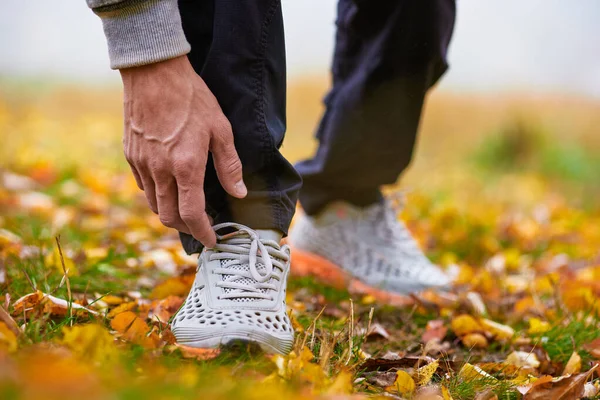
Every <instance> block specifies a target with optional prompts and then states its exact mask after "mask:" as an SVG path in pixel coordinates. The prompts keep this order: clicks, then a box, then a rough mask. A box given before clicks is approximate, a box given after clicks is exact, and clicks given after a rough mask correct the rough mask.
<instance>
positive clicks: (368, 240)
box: [288, 202, 451, 295]
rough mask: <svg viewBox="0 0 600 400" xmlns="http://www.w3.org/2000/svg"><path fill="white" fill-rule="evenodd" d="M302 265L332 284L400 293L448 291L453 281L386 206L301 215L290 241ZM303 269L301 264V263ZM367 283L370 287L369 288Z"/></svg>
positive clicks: (346, 207)
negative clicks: (356, 283) (326, 270)
mask: <svg viewBox="0 0 600 400" xmlns="http://www.w3.org/2000/svg"><path fill="white" fill-rule="evenodd" d="M288 243H289V244H290V246H291V247H292V249H293V250H294V269H296V266H297V264H298V267H301V268H302V269H304V270H308V271H309V273H314V274H315V275H317V276H321V277H323V275H324V274H323V272H322V271H319V270H317V269H320V270H322V269H323V268H328V269H329V270H330V271H329V272H327V273H325V276H326V279H328V280H330V281H331V282H332V283H333V284H334V285H337V286H340V285H341V284H342V282H343V284H344V285H345V286H346V287H348V286H349V285H350V283H353V281H354V280H358V281H359V282H358V284H362V285H361V287H362V289H361V291H363V292H369V290H368V289H374V290H375V291H386V292H393V293H395V294H399V295H406V294H411V293H419V292H422V291H424V290H426V289H432V288H447V287H448V286H449V285H450V284H451V279H450V278H449V277H448V276H447V275H446V274H445V273H444V272H443V271H442V270H441V269H440V268H439V267H438V266H436V265H434V264H432V263H431V261H429V259H428V258H427V257H426V256H425V254H423V251H421V249H420V248H419V246H418V245H417V242H416V241H415V240H414V239H413V237H412V236H411V234H410V232H409V231H408V229H407V228H406V226H405V225H404V224H403V223H402V222H401V221H399V220H398V219H397V217H396V212H395V211H394V210H393V208H392V207H391V205H390V204H389V203H388V202H381V203H377V204H374V205H372V206H369V207H366V208H358V207H355V206H352V205H350V204H347V203H341V202H336V203H333V204H331V205H329V206H328V207H327V208H326V209H325V210H324V211H323V212H321V213H320V214H319V215H318V216H315V217H310V216H307V215H305V214H301V215H298V217H297V218H296V221H295V224H294V225H293V227H292V230H291V233H290V235H289V238H288ZM300 263H301V264H302V265H299V264H300ZM365 285H366V287H365Z"/></svg>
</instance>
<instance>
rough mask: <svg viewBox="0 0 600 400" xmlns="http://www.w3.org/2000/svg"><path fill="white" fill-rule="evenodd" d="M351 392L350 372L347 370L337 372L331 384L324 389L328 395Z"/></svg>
mask: <svg viewBox="0 0 600 400" xmlns="http://www.w3.org/2000/svg"><path fill="white" fill-rule="evenodd" d="M352 392H353V385H352V374H351V373H350V372H348V371H342V372H340V373H339V374H337V376H336V377H335V378H334V380H333V382H332V383H331V385H329V387H328V388H327V389H326V390H325V393H326V394H328V395H339V394H351V393H352Z"/></svg>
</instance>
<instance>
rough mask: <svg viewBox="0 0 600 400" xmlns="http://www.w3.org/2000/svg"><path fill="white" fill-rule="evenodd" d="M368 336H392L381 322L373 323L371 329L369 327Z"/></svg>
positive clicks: (385, 337) (384, 337)
mask: <svg viewBox="0 0 600 400" xmlns="http://www.w3.org/2000/svg"><path fill="white" fill-rule="evenodd" d="M366 336H367V338H369V337H380V338H383V339H389V338H390V334H389V333H388V331H386V330H385V328H384V327H383V326H382V325H381V324H377V323H375V324H373V325H371V329H369V332H367V335H366Z"/></svg>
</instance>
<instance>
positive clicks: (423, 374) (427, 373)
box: [413, 360, 440, 386]
mask: <svg viewBox="0 0 600 400" xmlns="http://www.w3.org/2000/svg"><path fill="white" fill-rule="evenodd" d="M439 365H440V363H439V362H438V361H437V360H436V361H433V362H431V363H429V364H427V365H424V366H422V367H421V368H418V369H417V370H416V371H415V372H414V374H413V379H414V381H415V383H416V384H417V386H425V385H427V384H428V383H429V382H430V381H431V378H433V375H434V374H435V372H436V371H437V369H438V367H439Z"/></svg>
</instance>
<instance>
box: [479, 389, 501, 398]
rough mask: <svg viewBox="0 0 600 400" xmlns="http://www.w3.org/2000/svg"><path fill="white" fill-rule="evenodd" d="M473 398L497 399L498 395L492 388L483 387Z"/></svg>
mask: <svg viewBox="0 0 600 400" xmlns="http://www.w3.org/2000/svg"><path fill="white" fill-rule="evenodd" d="M473 400H498V396H497V395H496V393H494V391H493V390H492V389H485V390H484V391H482V392H479V393H477V395H475V398H474V399H473Z"/></svg>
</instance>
